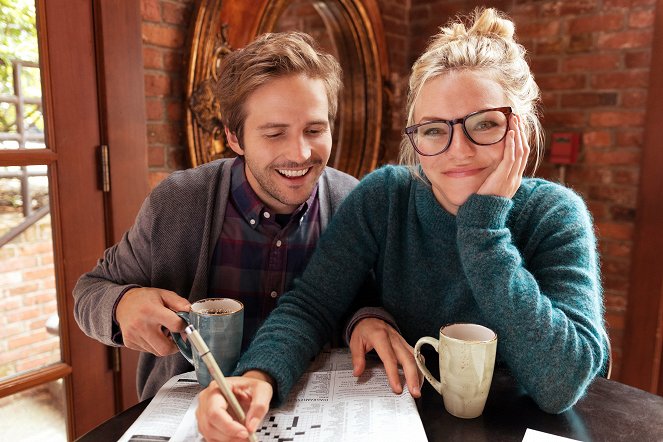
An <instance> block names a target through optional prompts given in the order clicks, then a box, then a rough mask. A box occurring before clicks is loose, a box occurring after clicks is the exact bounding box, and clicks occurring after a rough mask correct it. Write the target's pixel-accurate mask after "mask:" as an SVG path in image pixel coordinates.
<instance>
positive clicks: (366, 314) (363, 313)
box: [344, 307, 401, 347]
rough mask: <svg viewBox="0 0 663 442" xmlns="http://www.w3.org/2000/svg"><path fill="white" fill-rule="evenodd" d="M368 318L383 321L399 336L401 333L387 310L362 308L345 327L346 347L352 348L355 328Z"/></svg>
mask: <svg viewBox="0 0 663 442" xmlns="http://www.w3.org/2000/svg"><path fill="white" fill-rule="evenodd" d="M366 318H377V319H381V320H383V321H384V322H386V323H387V324H389V325H390V326H392V327H393V328H394V329H395V330H396V331H397V332H398V334H400V333H401V331H400V329H399V328H398V325H396V320H395V319H394V317H393V316H391V314H389V312H387V311H386V310H385V309H383V308H382V307H362V308H360V309H359V310H357V312H356V313H355V314H354V315H352V318H350V320H349V321H348V325H347V326H346V327H345V335H344V339H345V345H347V346H348V347H349V346H350V338H352V332H353V331H354V328H355V326H356V325H357V324H358V323H359V321H361V320H362V319H366Z"/></svg>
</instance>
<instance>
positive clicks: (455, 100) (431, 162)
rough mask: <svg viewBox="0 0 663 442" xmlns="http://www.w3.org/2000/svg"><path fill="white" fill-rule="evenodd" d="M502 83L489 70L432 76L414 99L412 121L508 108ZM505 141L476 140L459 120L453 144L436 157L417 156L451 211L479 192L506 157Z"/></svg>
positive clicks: (437, 194) (438, 196)
mask: <svg viewBox="0 0 663 442" xmlns="http://www.w3.org/2000/svg"><path fill="white" fill-rule="evenodd" d="M508 105H509V103H508V102H507V100H506V96H505V94H504V91H503V90H502V87H501V86H500V85H499V84H498V83H497V82H495V81H493V80H491V79H489V78H488V77H487V76H486V75H485V74H484V75H482V74H480V73H476V72H467V71H466V72H463V71H461V72H452V73H449V74H444V75H441V76H439V77H435V78H433V79H430V80H428V81H427V82H426V83H425V84H424V86H423V88H422V89H421V92H420V94H419V97H418V98H417V100H416V101H415V103H414V124H418V123H422V122H426V121H430V120H454V119H456V118H462V117H464V116H466V115H468V114H470V113H472V112H476V111H480V110H483V109H489V108H496V107H502V106H508ZM505 140H506V138H504V139H503V140H502V141H500V142H498V143H496V144H492V145H489V146H479V145H476V144H474V143H472V142H471V141H470V140H469V139H468V138H467V136H466V135H465V133H464V132H463V128H462V125H461V124H456V125H454V126H453V137H452V140H451V144H450V145H449V148H448V149H447V150H446V151H445V152H443V153H441V154H439V155H435V156H423V155H419V154H418V157H419V161H420V162H421V167H422V169H423V171H424V174H425V175H426V177H427V178H428V180H429V181H430V182H431V185H432V188H433V194H434V195H435V198H436V199H437V201H438V202H439V203H440V204H441V205H442V207H444V208H445V209H446V210H447V211H448V212H450V213H452V214H454V215H455V214H456V213H457V212H458V208H459V207H460V206H461V205H462V204H463V203H464V202H465V201H466V200H467V198H469V196H470V195H472V194H473V193H476V192H477V190H478V189H479V187H481V184H483V182H484V181H485V180H486V178H487V177H488V176H489V175H490V173H491V172H492V171H493V170H495V168H497V165H498V164H499V163H500V161H501V160H502V156H503V153H504V144H505Z"/></svg>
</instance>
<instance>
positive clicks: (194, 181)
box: [73, 159, 357, 399]
mask: <svg viewBox="0 0 663 442" xmlns="http://www.w3.org/2000/svg"><path fill="white" fill-rule="evenodd" d="M232 162H233V160H232V159H225V160H218V161H214V162H211V163H207V164H204V165H202V166H199V167H196V168H194V169H187V170H183V171H177V172H174V173H172V174H171V175H170V176H169V177H168V178H166V179H165V180H164V181H163V182H162V183H160V184H159V185H158V186H157V187H156V188H155V189H154V190H153V191H152V192H151V193H150V195H149V196H148V197H147V198H146V200H145V202H144V203H143V206H142V207H141V209H140V212H139V214H138V216H137V218H136V221H135V223H134V225H133V226H132V227H131V228H130V229H129V231H128V232H127V233H125V234H124V235H123V237H122V239H121V240H120V241H119V242H118V243H117V244H115V245H114V246H112V247H110V248H109V249H107V250H106V251H105V252H104V255H103V257H102V258H101V259H100V260H99V261H98V262H97V265H96V267H95V268H94V269H92V270H91V271H90V272H88V273H86V274H85V275H83V276H82V277H81V278H80V279H79V281H78V283H77V284H76V287H75V288H74V292H73V294H74V300H75V302H74V315H75V318H76V321H77V322H78V324H79V326H80V328H81V329H82V330H83V332H84V333H85V334H87V335H88V336H90V337H92V338H94V339H96V340H98V341H100V342H102V343H104V344H106V345H110V346H115V347H117V346H121V345H122V337H121V335H120V334H119V329H118V327H117V325H114V323H113V309H114V306H115V304H116V302H117V301H118V299H119V298H120V297H121V296H122V295H123V294H124V292H126V291H127V290H129V289H130V288H133V287H156V288H161V289H166V290H171V291H173V292H175V293H177V294H179V295H180V296H182V297H185V298H187V299H188V300H189V301H190V302H195V301H197V300H199V299H202V298H205V297H206V294H207V284H208V269H209V262H210V258H211V255H212V252H213V249H214V246H215V243H216V239H217V238H218V236H219V234H220V232H221V227H222V225H223V220H224V215H225V209H226V203H227V201H228V196H229V194H230V182H231V179H230V168H231V165H232ZM356 184H357V179H356V178H354V177H352V176H350V175H347V174H345V173H343V172H339V171H338V170H335V169H332V168H329V167H327V168H325V171H324V172H323V174H322V176H321V177H320V180H319V185H318V192H319V199H320V221H321V228H322V229H323V230H324V229H325V228H326V227H327V224H328V222H329V218H330V216H331V215H332V214H333V213H334V212H335V211H336V209H337V208H338V206H339V205H340V203H341V201H342V200H343V199H344V198H345V196H347V194H348V193H349V192H350V191H351V190H352V189H353V188H354V187H355V185H356ZM191 369H192V368H191V365H190V364H189V363H188V362H187V361H186V359H184V357H182V356H181V355H180V354H179V353H176V354H173V355H170V356H166V357H160V358H159V357H156V356H154V355H152V354H149V353H141V355H140V359H139V362H138V372H137V379H136V381H137V388H138V394H139V397H140V398H141V399H145V398H148V397H152V396H154V395H155V394H156V392H157V391H158V389H159V388H160V387H161V386H162V385H163V384H164V383H165V382H166V381H167V380H168V379H170V378H171V377H172V376H174V375H176V374H179V373H184V372H186V371H190V370H191Z"/></svg>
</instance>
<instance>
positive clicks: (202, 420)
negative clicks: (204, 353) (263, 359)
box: [196, 370, 273, 442]
mask: <svg viewBox="0 0 663 442" xmlns="http://www.w3.org/2000/svg"><path fill="white" fill-rule="evenodd" d="M226 380H227V381H228V384H229V385H230V388H231V389H232V392H233V393H234V394H235V396H236V397H237V401H238V402H239V404H240V405H241V406H242V408H243V409H244V413H245V414H246V426H244V425H242V424H240V423H239V422H237V421H236V420H235V419H234V418H233V417H232V416H231V415H230V414H229V413H228V402H227V401H226V399H225V398H224V397H223V395H222V394H221V390H220V389H219V387H218V386H217V385H216V382H214V381H212V382H211V383H210V385H209V386H208V387H207V388H205V389H204V390H203V391H202V392H201V393H200V396H199V397H198V409H197V410H196V419H197V420H198V431H199V432H200V434H202V435H203V436H204V437H205V439H206V440H207V441H208V442H227V441H233V442H234V441H245V440H247V439H248V437H249V434H250V433H253V432H255V430H256V428H258V425H260V423H261V422H262V420H263V419H264V418H265V415H266V414H267V411H269V403H270V401H271V400H272V394H273V387H272V383H273V380H272V379H271V377H270V376H269V375H267V374H266V373H263V372H261V371H257V370H252V371H247V372H246V373H244V374H243V375H242V376H239V377H229V378H226Z"/></svg>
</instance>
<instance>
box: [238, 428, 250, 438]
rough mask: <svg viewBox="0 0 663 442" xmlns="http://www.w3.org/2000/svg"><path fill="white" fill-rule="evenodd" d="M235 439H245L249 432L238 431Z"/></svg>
mask: <svg viewBox="0 0 663 442" xmlns="http://www.w3.org/2000/svg"><path fill="white" fill-rule="evenodd" d="M236 437H237V438H239V439H246V438H247V437H249V432H248V431H246V430H240V431H239V433H237V435H236Z"/></svg>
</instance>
